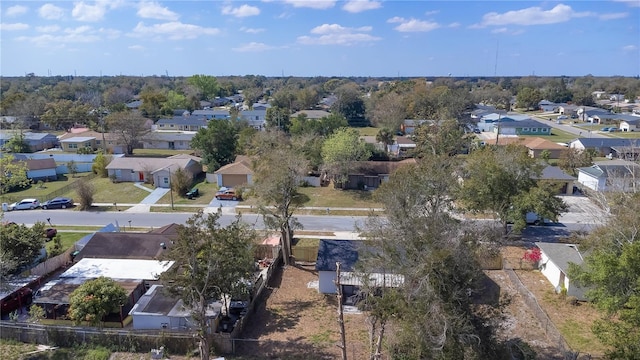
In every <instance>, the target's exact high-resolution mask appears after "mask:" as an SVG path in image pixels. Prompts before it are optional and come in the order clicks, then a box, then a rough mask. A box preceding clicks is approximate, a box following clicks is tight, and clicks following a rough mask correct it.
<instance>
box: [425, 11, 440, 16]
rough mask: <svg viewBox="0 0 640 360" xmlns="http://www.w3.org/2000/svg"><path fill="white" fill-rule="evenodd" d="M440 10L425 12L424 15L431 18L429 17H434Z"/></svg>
mask: <svg viewBox="0 0 640 360" xmlns="http://www.w3.org/2000/svg"><path fill="white" fill-rule="evenodd" d="M439 12H440V10H431V11H427V12H426V13H424V15H425V16H431V15H435V14H437V13H439Z"/></svg>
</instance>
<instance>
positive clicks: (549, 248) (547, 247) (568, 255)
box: [535, 242, 583, 274]
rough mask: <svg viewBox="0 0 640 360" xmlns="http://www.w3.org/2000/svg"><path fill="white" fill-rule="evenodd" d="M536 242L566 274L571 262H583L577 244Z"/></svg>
mask: <svg viewBox="0 0 640 360" xmlns="http://www.w3.org/2000/svg"><path fill="white" fill-rule="evenodd" d="M535 244H536V246H537V247H539V248H540V250H542V252H544V253H545V254H546V255H547V257H548V258H549V259H550V260H551V261H552V262H553V263H554V264H556V266H557V267H559V268H560V270H562V272H564V273H565V274H566V273H567V272H568V271H569V263H574V264H576V265H581V264H582V262H583V259H582V255H581V254H580V251H579V250H578V246H577V245H574V244H559V243H543V242H537V243H535Z"/></svg>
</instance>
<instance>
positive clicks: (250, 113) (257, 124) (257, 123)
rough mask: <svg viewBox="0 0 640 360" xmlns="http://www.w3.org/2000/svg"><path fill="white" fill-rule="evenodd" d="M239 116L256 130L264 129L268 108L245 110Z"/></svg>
mask: <svg viewBox="0 0 640 360" xmlns="http://www.w3.org/2000/svg"><path fill="white" fill-rule="evenodd" d="M238 117H239V119H240V120H242V121H246V122H247V124H248V125H249V126H251V127H253V128H255V129H256V130H263V129H264V126H265V123H266V121H267V110H266V109H263V110H243V111H240V113H239V114H238Z"/></svg>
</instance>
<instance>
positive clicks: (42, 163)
mask: <svg viewBox="0 0 640 360" xmlns="http://www.w3.org/2000/svg"><path fill="white" fill-rule="evenodd" d="M25 162H26V163H27V169H29V170H43V169H55V168H56V161H55V160H53V159H52V158H49V159H28V160H25Z"/></svg>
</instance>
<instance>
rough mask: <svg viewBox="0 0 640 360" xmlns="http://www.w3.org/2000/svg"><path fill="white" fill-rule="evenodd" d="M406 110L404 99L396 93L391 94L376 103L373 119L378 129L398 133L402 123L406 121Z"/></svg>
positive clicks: (383, 96) (385, 95)
mask: <svg viewBox="0 0 640 360" xmlns="http://www.w3.org/2000/svg"><path fill="white" fill-rule="evenodd" d="M406 109H407V107H406V105H405V104H404V97H403V96H401V95H399V94H397V93H395V92H390V93H387V94H384V95H382V97H381V98H379V99H377V100H376V101H375V104H374V105H373V110H372V112H371V113H372V114H371V119H372V121H373V124H374V125H375V126H377V127H382V128H387V129H390V130H393V131H398V130H400V125H402V121H403V120H404V119H406V116H407V114H406V111H407V110H406Z"/></svg>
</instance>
